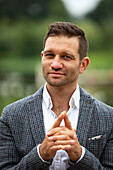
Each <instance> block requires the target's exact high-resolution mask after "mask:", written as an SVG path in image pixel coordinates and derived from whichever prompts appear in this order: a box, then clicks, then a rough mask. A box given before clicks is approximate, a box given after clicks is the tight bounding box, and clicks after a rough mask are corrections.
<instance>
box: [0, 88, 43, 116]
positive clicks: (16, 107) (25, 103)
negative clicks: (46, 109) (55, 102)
mask: <svg viewBox="0 0 113 170" xmlns="http://www.w3.org/2000/svg"><path fill="white" fill-rule="evenodd" d="M42 95H43V86H42V87H41V88H40V89H39V90H38V91H37V92H35V93H34V94H32V95H30V96H27V97H25V98H23V99H20V100H18V101H15V102H13V103H11V104H9V105H7V106H6V107H5V108H4V109H3V112H2V115H1V116H3V115H6V116H8V115H12V116H13V114H23V113H25V111H26V110H27V109H28V107H29V104H30V103H35V101H39V100H42ZM32 105H33V104H32Z"/></svg>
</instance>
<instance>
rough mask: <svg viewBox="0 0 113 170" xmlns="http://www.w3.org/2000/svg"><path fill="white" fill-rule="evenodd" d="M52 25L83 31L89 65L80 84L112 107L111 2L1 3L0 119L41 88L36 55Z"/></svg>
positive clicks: (51, 0) (4, 0) (29, 0)
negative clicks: (59, 23) (8, 108)
mask: <svg viewBox="0 0 113 170" xmlns="http://www.w3.org/2000/svg"><path fill="white" fill-rule="evenodd" d="M55 21H66V22H68V21H69V22H72V23H74V24H76V25H78V26H79V27H81V28H82V29H83V30H84V31H85V33H86V36H87V38H88V41H89V52H88V57H89V58H90V65H89V67H88V69H87V70H86V71H85V73H84V74H83V75H81V76H80V79H79V84H80V85H81V86H82V87H83V88H85V90H87V91H88V92H90V93H91V94H92V95H93V96H94V97H96V98H97V99H99V100H102V101H103V102H105V103H107V104H109V105H111V106H113V0H57V1H56V0H24V1H23V0H10V1H9V0H0V114H1V113H2V110H3V108H4V107H5V106H6V105H7V104H9V103H12V102H14V101H16V100H18V99H20V98H23V97H25V96H28V95H30V94H32V93H34V92H35V91H36V90H37V89H38V88H39V87H40V86H41V85H42V84H43V83H44V80H43V78H42V74H41V57H40V52H41V51H42V50H43V38H44V36H45V34H46V32H47V28H48V25H49V24H51V23H53V22H55Z"/></svg>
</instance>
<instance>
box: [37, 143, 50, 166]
mask: <svg viewBox="0 0 113 170" xmlns="http://www.w3.org/2000/svg"><path fill="white" fill-rule="evenodd" d="M40 145H41V144H39V145H37V152H38V156H39V158H40V159H41V160H42V161H43V162H44V163H46V164H48V165H51V164H52V159H50V160H48V161H45V160H43V159H42V157H41V156H40V152H39V148H40Z"/></svg>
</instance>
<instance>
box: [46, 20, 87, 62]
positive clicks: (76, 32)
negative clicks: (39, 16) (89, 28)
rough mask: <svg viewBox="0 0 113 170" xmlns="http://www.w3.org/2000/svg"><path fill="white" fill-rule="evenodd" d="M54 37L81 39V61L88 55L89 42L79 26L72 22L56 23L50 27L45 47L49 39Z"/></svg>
mask: <svg viewBox="0 0 113 170" xmlns="http://www.w3.org/2000/svg"><path fill="white" fill-rule="evenodd" d="M54 36H66V37H69V38H71V37H78V39H79V50H78V52H79V54H80V59H83V58H84V57H86V55H87V51H88V41H87V39H86V37H85V33H84V31H83V30H82V29H80V28H79V27H78V26H77V25H74V24H72V23H70V22H55V23H53V24H51V25H50V27H49V30H48V32H47V34H46V36H45V38H44V42H43V47H45V43H46V40H47V38H48V37H54Z"/></svg>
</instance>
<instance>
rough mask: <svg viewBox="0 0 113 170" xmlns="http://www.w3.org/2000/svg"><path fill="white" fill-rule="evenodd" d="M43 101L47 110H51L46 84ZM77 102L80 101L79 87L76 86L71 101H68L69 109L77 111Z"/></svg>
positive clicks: (51, 104) (51, 105)
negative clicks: (75, 108)
mask: <svg viewBox="0 0 113 170" xmlns="http://www.w3.org/2000/svg"><path fill="white" fill-rule="evenodd" d="M43 100H44V102H45V104H46V107H47V109H52V107H53V103H52V100H51V96H50V95H49V93H48V91H47V88H46V83H45V85H44V91H43ZM79 101H80V90H79V85H78V84H77V88H76V90H75V91H74V93H73V95H72V96H71V99H70V101H69V106H70V108H74V107H77V108H78V109H79Z"/></svg>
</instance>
